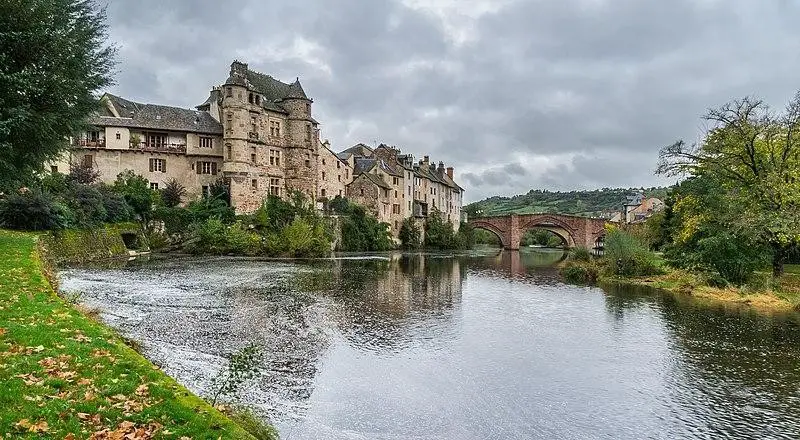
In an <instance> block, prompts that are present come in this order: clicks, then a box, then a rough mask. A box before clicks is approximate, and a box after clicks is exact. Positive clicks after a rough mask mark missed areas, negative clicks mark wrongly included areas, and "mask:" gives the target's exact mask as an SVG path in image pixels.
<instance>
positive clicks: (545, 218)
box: [468, 214, 606, 250]
mask: <svg viewBox="0 0 800 440" xmlns="http://www.w3.org/2000/svg"><path fill="white" fill-rule="evenodd" d="M468 222H469V224H470V225H472V226H473V227H475V228H480V229H485V230H487V231H490V232H492V233H494V234H495V235H497V236H498V237H499V238H500V242H501V243H502V244H503V247H504V248H505V249H512V250H517V249H519V242H520V240H522V236H523V235H524V234H525V232H526V231H527V230H529V229H545V230H547V231H550V232H552V233H554V234H556V235H558V236H559V237H561V239H562V240H563V241H564V245H565V246H566V247H569V248H573V247H576V246H583V247H586V248H587V249H595V248H597V247H601V246H602V239H603V237H604V236H605V233H606V231H605V225H606V220H604V219H599V218H587V217H578V216H574V215H562V214H510V215H504V216H496V217H478V218H472V219H469V221H468Z"/></svg>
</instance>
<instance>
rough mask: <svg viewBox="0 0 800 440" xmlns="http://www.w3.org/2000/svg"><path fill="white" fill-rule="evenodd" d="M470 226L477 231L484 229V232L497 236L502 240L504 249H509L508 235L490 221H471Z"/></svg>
mask: <svg viewBox="0 0 800 440" xmlns="http://www.w3.org/2000/svg"><path fill="white" fill-rule="evenodd" d="M469 224H470V225H471V226H472V227H473V228H475V229H483V230H484V231H489V232H491V233H492V234H494V235H496V236H497V238H499V239H500V244H501V245H502V246H503V248H505V249H508V248H509V246H510V243H509V242H508V238H507V235H508V234H506V233H505V232H504V231H502V230H500V228H498V227H497V226H495V225H494V224H493V223H491V222H488V221H480V220H476V221H470V222H469Z"/></svg>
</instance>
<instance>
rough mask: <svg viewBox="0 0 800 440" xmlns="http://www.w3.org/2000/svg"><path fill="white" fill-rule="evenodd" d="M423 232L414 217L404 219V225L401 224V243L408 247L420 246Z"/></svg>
mask: <svg viewBox="0 0 800 440" xmlns="http://www.w3.org/2000/svg"><path fill="white" fill-rule="evenodd" d="M421 232H422V231H420V228H419V226H417V223H416V222H415V221H414V219H413V218H407V219H405V220H403V225H402V226H400V243H402V244H403V247H404V248H406V249H416V248H418V247H419V246H420V245H421V243H420V234H421Z"/></svg>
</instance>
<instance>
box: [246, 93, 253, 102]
mask: <svg viewBox="0 0 800 440" xmlns="http://www.w3.org/2000/svg"><path fill="white" fill-rule="evenodd" d="M247 102H249V103H250V104H252V103H253V94H252V93H251V94H249V95H247Z"/></svg>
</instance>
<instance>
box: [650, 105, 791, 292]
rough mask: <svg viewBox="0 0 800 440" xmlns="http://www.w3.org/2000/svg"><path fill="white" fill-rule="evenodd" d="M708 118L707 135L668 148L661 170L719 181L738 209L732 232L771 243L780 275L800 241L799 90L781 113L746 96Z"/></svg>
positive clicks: (731, 222) (727, 198)
mask: <svg viewBox="0 0 800 440" xmlns="http://www.w3.org/2000/svg"><path fill="white" fill-rule="evenodd" d="M704 119H705V120H706V121H707V122H708V123H709V124H710V125H711V128H710V129H709V131H708V133H707V134H706V137H705V139H704V140H703V141H702V142H701V143H700V144H699V145H687V144H686V143H684V142H683V141H678V142H676V143H674V144H672V145H669V146H667V147H664V148H663V149H662V150H661V153H660V162H659V166H658V170H657V171H658V172H659V173H661V174H666V175H681V174H685V175H689V176H697V177H707V178H709V179H710V180H711V181H713V182H714V183H715V184H718V185H719V187H720V189H721V191H722V197H724V199H725V201H726V204H727V205H728V206H733V207H735V210H736V213H737V215H736V216H732V217H730V218H729V226H730V227H731V228H733V229H732V231H733V233H734V234H735V235H743V236H748V237H751V236H753V237H758V239H759V240H760V241H761V242H763V243H765V244H766V245H768V246H769V247H770V248H771V250H772V270H773V275H774V276H776V277H778V276H781V275H782V274H783V265H784V262H785V261H786V258H787V256H788V254H789V251H790V250H791V249H792V247H794V246H797V245H798V243H800V184H799V183H800V139H798V134H800V133H798V128H800V93H798V94H797V95H795V97H794V98H793V99H792V100H791V101H790V103H789V105H788V106H787V107H786V110H785V111H784V112H782V113H774V112H772V111H771V110H770V109H769V107H768V106H767V105H766V104H765V103H764V102H763V101H760V100H757V99H752V98H744V99H740V100H736V101H734V102H732V103H729V104H725V105H724V106H722V107H720V108H718V109H713V110H710V111H709V112H708V113H707V114H706V116H705V117H704Z"/></svg>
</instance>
